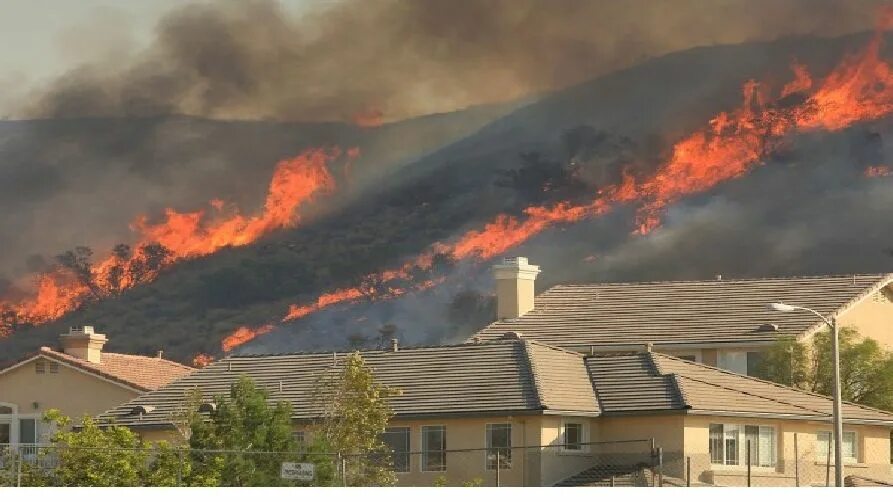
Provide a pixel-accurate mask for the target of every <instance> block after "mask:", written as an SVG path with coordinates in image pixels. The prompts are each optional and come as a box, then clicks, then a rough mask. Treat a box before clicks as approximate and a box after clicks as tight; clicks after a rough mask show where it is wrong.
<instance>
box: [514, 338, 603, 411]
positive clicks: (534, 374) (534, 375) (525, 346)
mask: <svg viewBox="0 0 893 502" xmlns="http://www.w3.org/2000/svg"><path fill="white" fill-rule="evenodd" d="M531 345H532V343H531V342H530V341H529V340H522V341H521V348H522V351H523V352H524V357H525V358H526V359H527V365H528V367H529V368H530V378H531V379H532V380H533V391H534V392H536V402H537V403H539V405H540V407H541V408H542V409H544V410H546V409H548V408H549V407H548V405H546V403H545V401H544V399H543V397H544V396H545V389H543V383H542V382H541V381H540V376H539V370H538V369H537V364H536V361H535V359H534V357H533V355H532V354H531V353H530V346H531ZM587 373H588V372H587Z"/></svg>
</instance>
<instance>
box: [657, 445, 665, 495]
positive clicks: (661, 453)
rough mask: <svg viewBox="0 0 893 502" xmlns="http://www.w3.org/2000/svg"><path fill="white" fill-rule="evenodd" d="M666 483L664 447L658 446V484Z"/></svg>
mask: <svg viewBox="0 0 893 502" xmlns="http://www.w3.org/2000/svg"><path fill="white" fill-rule="evenodd" d="M663 485H664V449H663V447H662V446H658V447H657V486H663Z"/></svg>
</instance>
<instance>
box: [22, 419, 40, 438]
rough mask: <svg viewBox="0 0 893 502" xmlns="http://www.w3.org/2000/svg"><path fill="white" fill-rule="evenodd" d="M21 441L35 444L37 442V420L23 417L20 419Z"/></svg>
mask: <svg viewBox="0 0 893 502" xmlns="http://www.w3.org/2000/svg"><path fill="white" fill-rule="evenodd" d="M19 442H20V443H25V444H34V443H36V442H37V420H36V419H34V418H22V419H20V420H19Z"/></svg>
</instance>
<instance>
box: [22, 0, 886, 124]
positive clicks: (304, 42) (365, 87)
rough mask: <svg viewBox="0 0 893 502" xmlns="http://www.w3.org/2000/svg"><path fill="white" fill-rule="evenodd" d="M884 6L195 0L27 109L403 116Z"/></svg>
mask: <svg viewBox="0 0 893 502" xmlns="http://www.w3.org/2000/svg"><path fill="white" fill-rule="evenodd" d="M880 4H883V2H881V1H879V0H850V1H847V2H839V1H836V0H717V1H712V2H704V1H701V0H677V1H674V2H653V1H650V0H628V1H624V2H613V1H582V0H552V1H548V2H547V1H541V0H454V1H450V2H421V1H415V0H363V1H342V2H336V3H327V4H326V5H325V7H317V8H316V10H311V11H309V12H307V13H305V14H303V15H302V16H300V17H297V16H293V15H290V14H289V13H287V11H285V10H284V9H283V7H282V6H280V5H279V4H278V3H276V2H275V1H273V0H247V1H235V0H231V1H224V2H217V3H213V4H191V5H186V6H184V7H181V8H178V9H176V10H173V11H171V12H170V13H169V14H168V15H166V16H165V17H164V18H163V19H162V20H161V21H160V22H159V24H158V26H157V29H156V33H155V39H154V41H153V42H152V44H151V46H150V47H148V48H147V49H146V50H145V51H143V52H142V53H139V54H135V55H134V56H133V57H132V58H129V59H127V58H122V57H120V54H118V55H117V56H115V57H107V58H105V59H103V60H96V61H90V62H89V63H84V64H80V65H78V66H77V67H75V68H72V69H71V70H70V71H68V72H67V73H65V74H64V75H62V76H61V77H60V78H59V79H58V80H56V81H55V82H53V83H51V84H50V85H49V86H48V87H47V88H44V89H35V90H34V91H33V93H32V97H31V99H29V100H27V101H26V102H25V103H26V104H25V105H24V106H23V107H22V108H21V109H20V110H18V115H22V116H26V117H82V116H107V115H112V116H132V115H164V114H174V113H176V114H189V115H198V116H206V117H215V118H233V117H238V118H272V119H281V120H313V121H319V120H350V119H351V118H352V117H370V116H373V117H377V118H379V117H380V118H383V119H384V120H395V119H399V118H405V117H410V116H417V115H420V114H426V113H432V112H438V111H449V110H454V109H458V108H463V107H467V106H469V105H472V104H476V103H490V102H495V101H504V100H510V99H514V98H518V97H520V96H527V95H532V94H535V93H539V92H543V91H547V90H552V89H555V88H558V87H563V86H567V85H571V84H574V83H577V82H580V81H582V80H585V79H589V78H593V77H595V76H598V75H601V74H605V73H607V72H611V71H614V70H617V69H619V68H624V67H628V66H631V65H633V64H636V63H639V62H641V61H642V60H643V59H646V58H650V57H654V56H658V55H662V54H666V53H669V52H673V51H678V50H682V49H686V48H690V47H695V46H704V45H713V44H723V43H739V42H745V41H755V40H767V39H775V38H777V37H780V36H786V35H793V34H814V35H823V36H831V35H838V34H842V33H846V32H851V31H857V30H863V29H867V28H868V27H870V26H871V24H872V14H873V12H874V10H875V8H876V7H877V6H878V5H880ZM110 24H114V23H105V24H104V25H107V28H106V30H107V31H108V33H110V35H109V36H110V37H111V38H113V39H118V38H120V34H119V31H120V30H117V29H116V28H115V27H114V26H110ZM113 35H114V36H113ZM84 36H85V37H86V36H87V35H84ZM89 36H90V37H92V39H96V38H97V35H96V34H95V33H91V34H90V35H89ZM67 38H71V34H68V35H67ZM75 43H76V42H75V41H71V40H69V41H68V42H67V43H66V44H67V45H70V44H75ZM94 45H95V44H94ZM122 59H125V60H126V61H127V62H126V63H125V64H123V65H122V64H121V61H122Z"/></svg>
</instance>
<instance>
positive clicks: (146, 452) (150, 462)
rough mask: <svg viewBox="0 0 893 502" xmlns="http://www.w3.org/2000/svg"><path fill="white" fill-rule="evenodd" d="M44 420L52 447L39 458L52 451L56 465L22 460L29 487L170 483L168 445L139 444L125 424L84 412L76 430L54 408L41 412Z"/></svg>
mask: <svg viewBox="0 0 893 502" xmlns="http://www.w3.org/2000/svg"><path fill="white" fill-rule="evenodd" d="M45 419H46V420H47V421H49V422H52V423H54V424H55V426H56V432H55V433H54V434H53V436H52V438H51V439H50V443H51V444H52V445H53V448H51V449H47V450H42V451H41V453H40V457H42V458H41V459H43V458H45V457H46V456H47V455H55V456H56V457H57V458H56V459H55V460H56V462H55V463H56V464H57V467H56V468H55V469H52V470H48V471H42V470H40V469H39V468H38V467H37V465H39V462H38V463H36V464H30V463H26V464H25V465H24V466H23V467H25V469H24V480H23V484H26V485H29V486H146V485H151V484H155V483H157V484H158V486H174V485H176V480H177V476H178V474H177V472H178V469H179V468H180V467H179V465H178V464H177V463H175V462H171V461H170V455H169V454H168V453H167V452H170V451H171V449H170V447H169V445H167V444H166V443H159V444H158V445H157V448H158V449H157V450H156V451H153V448H152V447H151V446H150V445H148V444H146V443H143V442H142V441H141V440H140V438H139V436H137V435H136V434H135V433H134V432H133V431H131V430H130V429H128V428H126V427H120V426H115V425H111V426H109V427H100V426H99V424H98V423H97V422H96V421H94V420H93V419H92V418H90V417H89V416H85V417H84V419H83V422H82V424H81V426H80V428H79V429H78V430H72V429H71V427H70V425H71V419H70V418H68V417H65V416H63V415H62V414H61V413H59V411H58V410H50V411H49V412H47V414H46V417H45Z"/></svg>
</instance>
